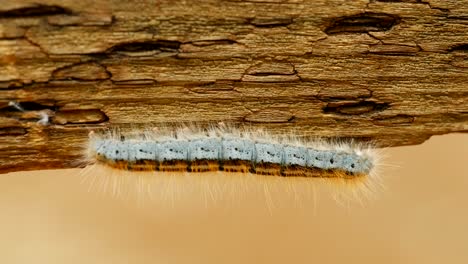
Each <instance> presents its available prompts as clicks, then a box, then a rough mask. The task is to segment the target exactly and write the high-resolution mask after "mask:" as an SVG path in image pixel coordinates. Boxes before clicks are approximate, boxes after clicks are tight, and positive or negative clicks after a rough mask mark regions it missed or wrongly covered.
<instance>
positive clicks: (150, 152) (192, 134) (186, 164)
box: [87, 125, 379, 188]
mask: <svg viewBox="0 0 468 264" xmlns="http://www.w3.org/2000/svg"><path fill="white" fill-rule="evenodd" d="M87 160H88V162H90V163H92V164H95V165H98V166H102V167H106V168H109V169H112V170H115V171H123V172H126V173H129V174H132V173H135V174H138V173H142V172H146V173H147V174H148V173H149V174H151V175H152V176H151V177H155V178H158V177H164V176H165V175H174V174H184V175H188V176H190V175H191V174H193V177H196V175H199V174H210V173H211V174H214V173H221V174H231V173H235V174H243V175H244V176H245V177H251V176H252V175H258V176H262V177H278V178H284V179H286V178H303V179H308V180H311V181H313V180H314V179H315V180H317V179H328V180H335V181H336V180H339V181H341V182H342V183H350V184H354V183H360V184H361V185H363V186H366V187H367V188H368V186H369V185H370V184H374V183H375V179H374V178H375V176H376V170H377V166H378V160H379V156H378V155H377V152H376V151H374V150H373V149H372V148H369V147H364V145H359V144H357V143H353V142H344V141H342V142H337V141H335V142H330V141H324V140H319V139H315V140H305V139H302V138H300V137H298V136H295V135H287V136H274V135H272V134H270V133H267V132H265V131H263V130H251V129H245V128H234V127H228V126H225V125H218V126H212V127H209V128H199V127H194V126H185V127H180V128H176V129H173V128H170V127H167V128H153V129H146V130H144V131H141V130H137V131H133V132H129V133H122V132H121V131H120V130H118V129H114V130H109V131H107V132H104V133H95V132H91V133H90V137H89V144H88V147H87Z"/></svg>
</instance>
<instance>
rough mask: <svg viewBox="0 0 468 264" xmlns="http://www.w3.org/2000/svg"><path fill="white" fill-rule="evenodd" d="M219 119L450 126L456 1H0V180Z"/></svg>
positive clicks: (355, 130)
mask: <svg viewBox="0 0 468 264" xmlns="http://www.w3.org/2000/svg"><path fill="white" fill-rule="evenodd" d="M11 102H18V103H19V104H20V106H21V107H22V108H23V109H24V111H19V110H18V109H17V108H18V107H16V108H15V106H14V105H11ZM46 114H47V116H50V120H49V122H48V123H47V124H46V125H43V124H40V123H44V121H45V120H44V116H45V115H46ZM47 116H46V117H47ZM39 120H42V121H41V122H40V123H38V122H37V121H39ZM219 121H224V122H234V123H243V122H248V123H250V124H251V125H252V126H253V127H257V126H258V127H266V128H268V129H270V130H272V131H273V132H275V133H288V132H290V131H295V133H299V134H301V135H304V136H324V137H353V138H358V139H360V140H373V141H374V142H376V143H377V144H378V145H379V146H397V145H409V144H419V143H421V142H423V141H424V140H426V139H428V138H429V137H430V136H431V135H435V134H444V133H451V132H466V131H468V0H447V1H438V0H400V1H398V0H393V1H389V0H370V2H369V1H344V0H335V1H316V0H248V1H236V0H231V1H229V0H226V1H222V0H218V1H215V0H199V1H197V0H192V1H173V0H161V1H146V2H145V1H107V0H105V1H94V0H93V1H91V0H89V1H87V0H81V1H76V0H64V1H57V0H34V1H29V0H7V1H6V3H5V1H2V5H0V172H8V171H16V170H31V169H45V168H65V167H71V166H74V164H76V163H74V161H76V160H77V159H79V157H80V155H81V151H82V146H83V144H84V142H86V140H87V134H88V131H89V130H90V129H95V128H99V127H107V126H111V125H119V126H126V125H127V126H128V125H133V126H136V125H145V124H146V125H150V124H151V125H158V124H160V123H167V122H219Z"/></svg>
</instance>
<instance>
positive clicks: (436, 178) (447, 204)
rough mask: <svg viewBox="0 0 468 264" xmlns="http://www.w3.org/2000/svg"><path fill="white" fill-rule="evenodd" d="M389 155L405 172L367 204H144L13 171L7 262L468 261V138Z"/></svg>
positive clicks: (277, 198)
mask: <svg viewBox="0 0 468 264" xmlns="http://www.w3.org/2000/svg"><path fill="white" fill-rule="evenodd" d="M386 155H387V156H388V158H387V159H386V161H385V163H387V164H391V165H396V166H386V167H385V168H384V171H383V182H384V184H385V188H384V189H383V190H380V191H379V192H378V193H377V194H376V195H375V196H374V199H370V200H366V201H365V202H364V203H363V204H360V203H358V202H357V201H352V202H350V203H349V204H348V203H345V204H338V203H337V202H336V201H335V200H334V199H333V198H332V197H331V195H330V194H329V193H330V192H329V191H328V190H323V188H322V187H321V186H320V184H316V185H314V186H316V187H314V188H313V192H312V194H311V193H310V189H309V191H307V190H302V189H300V188H299V187H297V186H296V187H297V188H296V187H294V188H293V189H295V190H296V191H293V192H291V188H290V186H285V188H284V190H281V186H280V188H279V189H278V188H277V190H276V191H272V192H271V193H270V195H271V196H272V197H273V198H274V199H273V200H274V201H273V202H271V201H269V200H268V199H267V197H268V196H267V195H265V193H263V192H262V191H261V190H260V189H261V188H259V189H258V190H255V188H254V190H252V191H249V190H247V191H245V190H244V191H240V190H237V192H238V195H232V194H231V195H226V196H225V197H224V196H223V195H222V192H221V193H218V194H217V200H216V201H213V200H210V199H209V198H207V196H206V193H207V190H206V189H203V188H210V187H203V184H201V185H196V187H194V188H195V189H196V190H195V191H193V192H190V194H189V193H184V188H185V187H187V186H171V187H170V188H169V189H167V190H169V191H172V190H174V191H177V192H178V193H179V194H180V195H178V196H177V197H176V198H174V197H171V198H169V199H165V200H164V199H163V200H157V199H156V200H155V201H151V202H144V201H143V202H141V201H135V200H134V199H125V198H122V197H120V198H115V197H112V195H110V194H109V193H104V192H100V191H97V190H95V189H93V190H91V191H89V185H90V184H89V183H84V184H83V183H82V176H80V175H79V173H78V172H79V171H78V170H56V171H34V172H23V173H11V174H3V175H0V263H205V264H208V263H347V264H350V263H425V264H429V263H468V136H467V135H461V134H454V135H446V136H437V137H433V138H432V139H430V140H429V141H427V142H426V143H425V144H423V145H420V146H411V147H399V148H393V149H389V150H387V151H386ZM224 183H225V184H227V185H229V179H226V182H224ZM177 184H179V185H183V184H192V183H191V182H185V183H184V182H181V183H177ZM208 185H209V184H208ZM208 185H207V186H208ZM236 188H242V186H241V185H237V187H236ZM259 190H260V191H259ZM165 195H166V196H167V195H168V194H165ZM207 200H208V201H207Z"/></svg>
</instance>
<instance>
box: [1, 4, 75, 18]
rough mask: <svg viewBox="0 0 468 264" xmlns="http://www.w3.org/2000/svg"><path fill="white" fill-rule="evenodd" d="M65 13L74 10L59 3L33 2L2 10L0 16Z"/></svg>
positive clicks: (33, 15) (34, 15)
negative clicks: (28, 4)
mask: <svg viewBox="0 0 468 264" xmlns="http://www.w3.org/2000/svg"><path fill="white" fill-rule="evenodd" d="M63 14H65V15H70V14H73V12H72V11H71V10H70V9H68V8H65V7H62V6H58V5H44V4H32V5H30V6H25V7H20V8H16V9H11V10H7V11H3V12H0V18H22V17H41V16H53V15H63Z"/></svg>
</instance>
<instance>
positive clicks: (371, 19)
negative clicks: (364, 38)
mask: <svg viewBox="0 0 468 264" xmlns="http://www.w3.org/2000/svg"><path fill="white" fill-rule="evenodd" d="M399 22H400V18H399V17H398V16H397V15H390V14H386V13H373V12H364V13H360V14H356V15H352V16H346V17H338V18H335V19H333V20H332V21H331V22H330V25H329V26H328V27H327V28H326V29H325V30H324V32H325V33H326V34H328V35H333V34H340V33H368V32H372V31H388V30H390V29H391V28H393V27H394V26H395V25H397V24H398V23H399Z"/></svg>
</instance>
